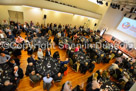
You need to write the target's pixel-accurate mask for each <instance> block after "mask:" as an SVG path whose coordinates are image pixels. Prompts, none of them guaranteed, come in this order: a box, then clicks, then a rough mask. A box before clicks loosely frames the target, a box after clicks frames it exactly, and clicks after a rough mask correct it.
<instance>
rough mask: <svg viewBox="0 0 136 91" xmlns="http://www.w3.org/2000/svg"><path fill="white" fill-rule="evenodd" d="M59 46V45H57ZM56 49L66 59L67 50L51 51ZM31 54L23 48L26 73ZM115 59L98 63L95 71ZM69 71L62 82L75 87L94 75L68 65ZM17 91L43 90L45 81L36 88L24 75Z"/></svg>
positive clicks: (22, 56) (58, 89) (55, 87)
mask: <svg viewBox="0 0 136 91" xmlns="http://www.w3.org/2000/svg"><path fill="white" fill-rule="evenodd" d="M21 36H22V37H23V38H25V36H26V35H25V34H24V33H22V34H21ZM53 38H54V37H51V39H52V41H53ZM56 47H57V46H56ZM55 51H59V53H60V59H61V60H62V61H64V60H65V59H66V57H67V54H66V51H65V50H60V49H59V48H58V47H57V48H56V49H51V53H52V55H53V53H54V52H55ZM28 57H29V56H28V55H27V51H24V50H22V55H21V59H20V61H21V65H20V66H21V68H22V69H23V71H24V73H25V71H26V67H27V58H28ZM114 61H115V60H111V61H110V63H109V64H96V67H95V69H94V71H93V72H95V71H97V70H98V69H107V68H108V67H109V66H110V65H111V64H112V63H113V62H114ZM68 69H69V71H68V75H66V76H64V77H63V79H62V81H61V84H63V83H65V82H66V81H68V80H69V81H71V82H72V85H73V87H75V86H76V85H81V84H82V83H85V82H86V81H87V78H88V77H90V76H91V75H92V73H93V72H92V73H90V72H87V73H86V74H85V75H84V74H81V73H79V72H78V73H76V72H74V71H73V70H72V69H71V67H68ZM60 89H61V86H60V87H57V86H56V85H53V86H52V87H51V89H50V91H60ZM17 91H43V81H41V82H40V85H39V86H36V87H34V88H32V87H31V86H30V80H29V77H26V76H24V78H23V79H22V80H20V84H19V86H18V90H17Z"/></svg>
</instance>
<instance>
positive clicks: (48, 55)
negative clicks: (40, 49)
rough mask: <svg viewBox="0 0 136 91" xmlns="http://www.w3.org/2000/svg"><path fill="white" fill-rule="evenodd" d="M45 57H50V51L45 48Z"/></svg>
mask: <svg viewBox="0 0 136 91" xmlns="http://www.w3.org/2000/svg"><path fill="white" fill-rule="evenodd" d="M45 56H46V57H50V56H51V50H50V48H47V50H46V55H45Z"/></svg>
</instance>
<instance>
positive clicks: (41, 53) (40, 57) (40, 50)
mask: <svg viewBox="0 0 136 91" xmlns="http://www.w3.org/2000/svg"><path fill="white" fill-rule="evenodd" d="M37 56H38V59H43V51H42V49H41V48H39V49H38V52H37Z"/></svg>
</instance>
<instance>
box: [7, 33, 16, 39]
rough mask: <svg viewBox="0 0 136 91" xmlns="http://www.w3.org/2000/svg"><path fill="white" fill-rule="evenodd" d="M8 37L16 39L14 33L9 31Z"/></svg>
mask: <svg viewBox="0 0 136 91" xmlns="http://www.w3.org/2000/svg"><path fill="white" fill-rule="evenodd" d="M7 38H10V39H12V40H14V39H15V37H14V35H13V34H12V33H11V32H9V33H8V36H7Z"/></svg>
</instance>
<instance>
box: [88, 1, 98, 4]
mask: <svg viewBox="0 0 136 91" xmlns="http://www.w3.org/2000/svg"><path fill="white" fill-rule="evenodd" d="M88 1H89V2H92V3H95V4H98V3H97V0H88Z"/></svg>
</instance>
